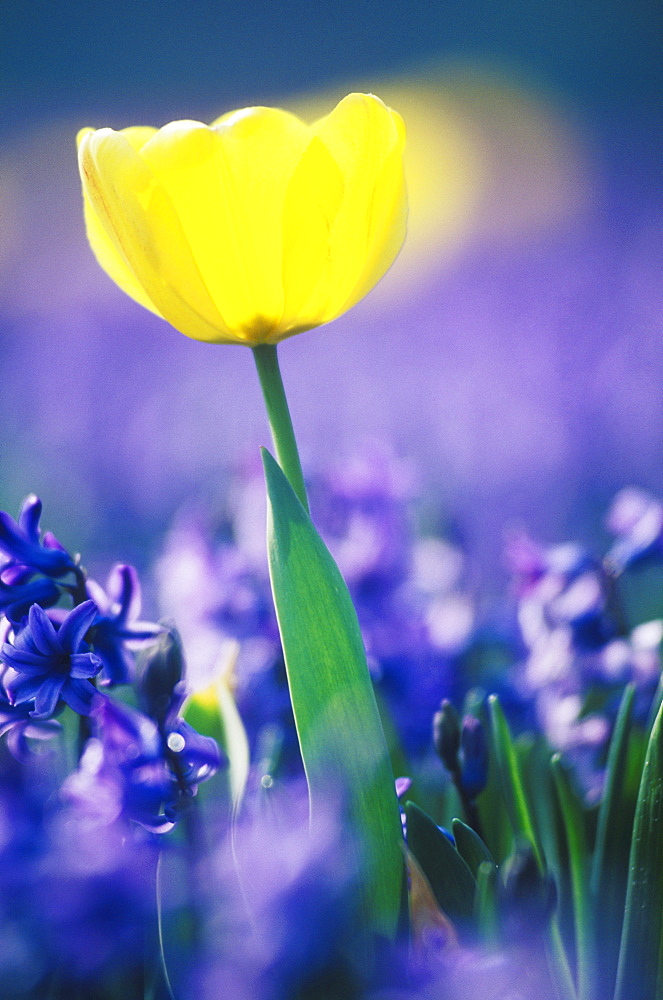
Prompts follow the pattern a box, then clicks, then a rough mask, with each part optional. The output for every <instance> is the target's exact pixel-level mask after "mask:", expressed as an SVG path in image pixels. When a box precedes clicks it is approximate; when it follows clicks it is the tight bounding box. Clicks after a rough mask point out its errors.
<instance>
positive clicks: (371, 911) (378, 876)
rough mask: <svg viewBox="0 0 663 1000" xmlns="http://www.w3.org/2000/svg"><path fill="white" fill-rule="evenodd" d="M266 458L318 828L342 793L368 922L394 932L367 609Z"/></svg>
mask: <svg viewBox="0 0 663 1000" xmlns="http://www.w3.org/2000/svg"><path fill="white" fill-rule="evenodd" d="M263 462H264V468H265V479H266V483H267V494H268V500H269V506H268V528H267V532H268V549H269V568H270V578H271V582H272V592H273V595H274V603H275V606H276V613H277V618H278V623H279V630H280V633H281V640H282V643H283V651H284V656H285V662H286V670H287V674H288V684H289V687H290V695H291V700H292V706H293V712H294V715H295V722H296V726H297V733H298V737H299V743H300V748H301V753H302V759H303V762H304V768H305V771H306V778H307V781H308V786H309V797H310V803H311V822H312V826H313V828H315V822H316V816H317V815H318V813H319V812H320V813H324V812H326V811H327V807H328V803H329V800H330V795H332V796H339V795H340V797H341V804H342V806H343V808H344V809H345V810H346V813H347V816H348V818H349V820H350V823H351V825H352V828H353V832H354V834H355V835H356V836H357V837H358V838H359V841H360V843H359V845H357V847H356V863H357V865H358V866H359V868H360V870H361V872H362V876H363V879H362V880H363V888H364V909H365V913H366V919H367V921H368V923H369V926H370V928H371V930H372V931H374V932H376V933H380V934H383V935H386V936H387V937H390V938H393V937H394V936H395V934H396V932H397V928H398V922H399V914H400V911H401V904H402V899H403V885H404V882H403V879H404V854H403V836H402V826H401V820H400V813H399V809H398V802H397V799H396V793H395V788H394V778H393V773H392V770H391V765H390V762H389V756H388V751H387V745H386V742H385V738H384V733H383V730H382V724H381V722H380V716H379V713H378V708H377V705H376V701H375V695H374V693H373V686H372V683H371V679H370V675H369V672H368V666H367V663H366V654H365V651H364V646H363V641H362V637H361V632H360V629H359V623H358V621H357V615H356V612H355V610H354V607H353V605H352V601H351V598H350V595H349V593H348V590H347V587H346V585H345V583H344V581H343V578H342V577H341V574H340V572H339V570H338V567H337V566H336V564H335V563H334V560H333V559H332V557H331V555H330V554H329V552H328V550H327V548H326V547H325V545H324V543H323V541H322V539H321V538H320V536H319V535H318V533H317V531H316V530H315V528H314V526H313V524H312V522H311V520H310V518H309V517H308V515H307V513H306V512H305V510H304V508H303V507H302V505H301V504H300V502H299V501H298V500H297V497H296V496H295V494H294V492H293V490H292V487H291V486H290V484H289V482H288V480H287V479H286V477H285V475H284V474H283V472H282V470H281V469H280V467H279V466H278V465H277V463H276V462H275V461H274V459H273V458H272V456H271V455H270V454H269V453H268V452H266V451H264V450H263ZM349 841H350V842H351V843H352V842H353V838H352V837H351V838H349Z"/></svg>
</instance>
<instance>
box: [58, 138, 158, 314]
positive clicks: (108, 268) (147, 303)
mask: <svg viewBox="0 0 663 1000" xmlns="http://www.w3.org/2000/svg"><path fill="white" fill-rule="evenodd" d="M93 131H94V129H81V131H80V132H79V133H78V135H77V137H76V142H77V145H78V146H79V148H80V145H81V142H82V140H83V138H84V136H85V135H87V134H88V133H92V132H93ZM155 132H156V129H154V128H147V127H143V128H140V127H138V128H127V129H124V130H123V132H122V135H124V136H125V137H126V139H127V140H128V142H129V144H130V145H131V146H132V148H133V149H135V150H139V149H140V147H141V146H143V145H144V144H145V143H146V142H147V140H148V139H149V138H150V137H151V136H153V135H154V133H155ZM83 214H84V217H85V230H86V233H87V238H88V240H89V241H90V246H91V247H92V250H93V252H94V255H95V257H96V258H97V261H98V262H99V264H100V265H101V267H102V268H103V269H104V271H105V272H106V274H107V275H108V277H109V278H111V279H112V280H113V281H114V282H115V284H116V285H119V287H120V288H121V289H122V291H123V292H126V294H127V295H130V296H131V298H132V299H135V301H136V302H138V303H139V304H140V305H141V306H144V307H145V308H146V309H149V310H150V312H153V313H156V315H157V316H160V315H161V313H160V312H159V310H158V309H157V308H156V306H155V305H154V303H153V302H152V301H151V299H150V298H149V296H148V295H147V293H146V291H145V289H144V288H143V286H142V285H141V284H140V282H139V281H138V279H137V278H136V275H135V274H134V273H133V271H132V270H131V268H130V266H129V264H128V263H127V260H126V258H125V256H124V254H123V253H122V252H121V251H120V250H119V248H118V247H117V245H116V244H115V243H114V241H113V240H112V239H111V238H110V236H109V235H108V233H107V232H106V230H105V228H104V226H103V223H102V222H101V219H100V218H99V216H98V215H97V213H96V211H95V209H94V207H93V205H92V202H91V200H90V197H89V195H88V194H87V192H86V190H85V188H84V189H83Z"/></svg>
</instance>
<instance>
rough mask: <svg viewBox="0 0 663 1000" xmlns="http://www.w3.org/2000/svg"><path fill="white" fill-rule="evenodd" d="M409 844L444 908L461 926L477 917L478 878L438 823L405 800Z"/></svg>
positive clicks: (466, 924) (463, 926)
mask: <svg viewBox="0 0 663 1000" xmlns="http://www.w3.org/2000/svg"><path fill="white" fill-rule="evenodd" d="M405 816H406V819H407V844H408V847H409V848H410V850H411V851H412V853H413V854H414V856H415V858H416V859H417V861H418V862H419V864H420V866H421V869H422V871H423V873H424V875H425V876H426V878H427V879H428V881H429V883H430V886H431V889H432V890H433V892H434V893H435V898H436V899H437V901H438V903H439V904H440V906H441V908H442V911H443V912H444V913H445V914H446V915H447V916H448V917H449V918H450V919H451V920H453V921H454V922H455V923H458V924H459V925H460V929H464V928H466V927H467V926H468V925H469V924H471V923H472V922H473V919H474V895H475V892H476V880H475V878H474V876H473V875H472V873H471V872H470V869H469V868H468V867H467V864H466V863H465V861H464V860H463V858H462V857H461V855H460V854H459V853H458V851H457V850H456V848H455V847H454V846H453V844H452V843H451V841H450V840H448V839H447V837H445V835H444V834H443V833H442V831H441V830H439V829H438V827H437V824H436V823H434V822H433V820H432V819H431V818H430V816H428V815H427V814H426V813H425V812H424V811H423V809H420V808H419V806H417V805H415V803H414V802H406V803H405Z"/></svg>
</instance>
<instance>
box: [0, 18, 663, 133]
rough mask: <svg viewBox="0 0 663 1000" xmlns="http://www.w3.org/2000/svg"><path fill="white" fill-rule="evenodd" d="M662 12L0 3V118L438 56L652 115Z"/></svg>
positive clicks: (204, 97) (110, 115) (129, 103)
mask: <svg viewBox="0 0 663 1000" xmlns="http://www.w3.org/2000/svg"><path fill="white" fill-rule="evenodd" d="M660 10H661V8H660V6H659V5H658V4H657V3H655V0H630V2H629V3H625V2H623V0H603V2H597V0H554V2H552V3H538V2H535V0H326V2H325V3H318V2H315V0H283V2H276V0H235V2H231V0H128V2H127V0H125V2H121V0H120V2H118V0H115V2H107V0H95V2H92V0H62V2H58V0H2V3H0V87H1V92H2V106H3V108H4V112H3V114H2V119H3V122H2V127H3V130H5V131H6V130H9V131H12V130H13V129H14V128H15V127H17V126H18V127H21V125H22V124H24V123H26V121H27V122H33V121H39V120H43V119H49V118H52V117H53V116H55V115H57V116H67V117H69V116H71V115H74V116H77V115H80V116H81V117H82V118H84V119H85V120H86V121H87V120H91V116H93V117H97V116H99V115H101V116H102V117H104V118H105V119H106V120H107V123H108V124H123V117H124V116H125V115H126V113H127V112H131V117H132V119H133V118H135V115H136V114H137V113H138V114H139V115H140V114H142V115H143V116H146V117H145V120H148V119H149V120H152V119H154V118H155V116H156V117H157V118H158V117H161V116H163V115H166V116H167V117H168V118H174V117H178V116H183V117H190V116H194V115H196V114H203V113H207V112H209V110H210V109H212V110H214V109H216V108H218V107H230V106H237V105H241V104H244V103H255V102H257V101H260V100H264V101H267V100H268V99H277V98H279V97H281V96H284V95H288V94H290V93H292V92H293V91H297V90H300V89H305V88H310V87H316V86H320V85H326V84H334V83H336V82H339V83H342V82H345V81H346V80H348V79H350V80H352V79H353V78H357V79H358V80H359V81H361V80H366V79H368V80H369V81H370V79H372V78H374V77H377V76H379V75H381V74H386V73H391V72H394V71H396V72H398V71H408V70H411V69H413V68H417V67H419V66H420V65H421V64H422V63H424V62H426V61H431V60H443V61H451V62H457V61H461V62H462V61H470V62H477V61H478V62H480V63H483V64H485V63H488V64H489V65H493V66H497V67H499V68H503V69H505V70H506V71H507V72H509V73H512V74H515V76H516V77H517V78H520V79H521V80H523V81H524V82H527V83H529V84H533V85H535V86H537V87H543V88H544V89H548V90H550V91H552V92H553V94H558V95H559V97H560V98H561V99H562V100H565V101H566V100H568V101H570V102H573V103H574V104H575V105H576V106H578V107H579V108H580V109H587V110H588V111H596V112H597V113H603V112H606V111H608V110H615V111H618V112H619V113H620V114H624V113H626V114H633V113H635V114H643V115H644V116H645V117H650V116H651V113H652V112H655V111H656V110H657V109H658V107H659V106H660V103H659V102H660V97H661V93H662V90H663V85H662V73H661V67H662V66H663V60H661V57H660V53H661V38H662V32H661V16H660ZM115 119H117V121H116V120H115ZM156 123H157V122H156V121H155V124H156Z"/></svg>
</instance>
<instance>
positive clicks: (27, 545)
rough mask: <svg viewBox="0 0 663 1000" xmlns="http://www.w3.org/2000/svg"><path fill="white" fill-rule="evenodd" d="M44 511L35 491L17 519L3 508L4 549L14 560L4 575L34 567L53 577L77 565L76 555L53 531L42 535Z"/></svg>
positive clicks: (1, 532) (0, 540) (1, 539)
mask: <svg viewBox="0 0 663 1000" xmlns="http://www.w3.org/2000/svg"><path fill="white" fill-rule="evenodd" d="M41 510H42V504H41V500H40V499H39V498H38V497H36V496H35V495H34V493H31V494H30V496H28V497H26V498H25V500H24V501H23V504H22V506H21V510H20V513H19V515H18V520H17V521H15V520H14V518H13V517H10V515H9V514H7V513H6V512H5V511H0V549H1V550H2V551H3V552H5V553H6V554H7V555H8V556H9V559H10V563H9V564H8V566H7V567H5V570H4V571H3V577H5V574H6V572H7V569H8V568H10V567H11V568H14V569H18V570H19V572H20V571H21V570H30V571H32V572H39V573H44V574H45V575H46V576H53V577H60V576H64V575H65V574H66V573H69V572H70V570H73V569H74V568H75V563H74V560H73V559H72V557H71V556H70V555H69V553H68V552H66V551H65V549H63V547H62V546H61V545H60V543H59V542H58V541H57V539H56V538H55V537H54V536H53V535H52V534H51V533H50V532H46V533H45V534H44V536H43V538H42V535H41V531H40V529H39V520H40V518H41ZM7 582H14V581H11V580H10V581H7Z"/></svg>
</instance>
